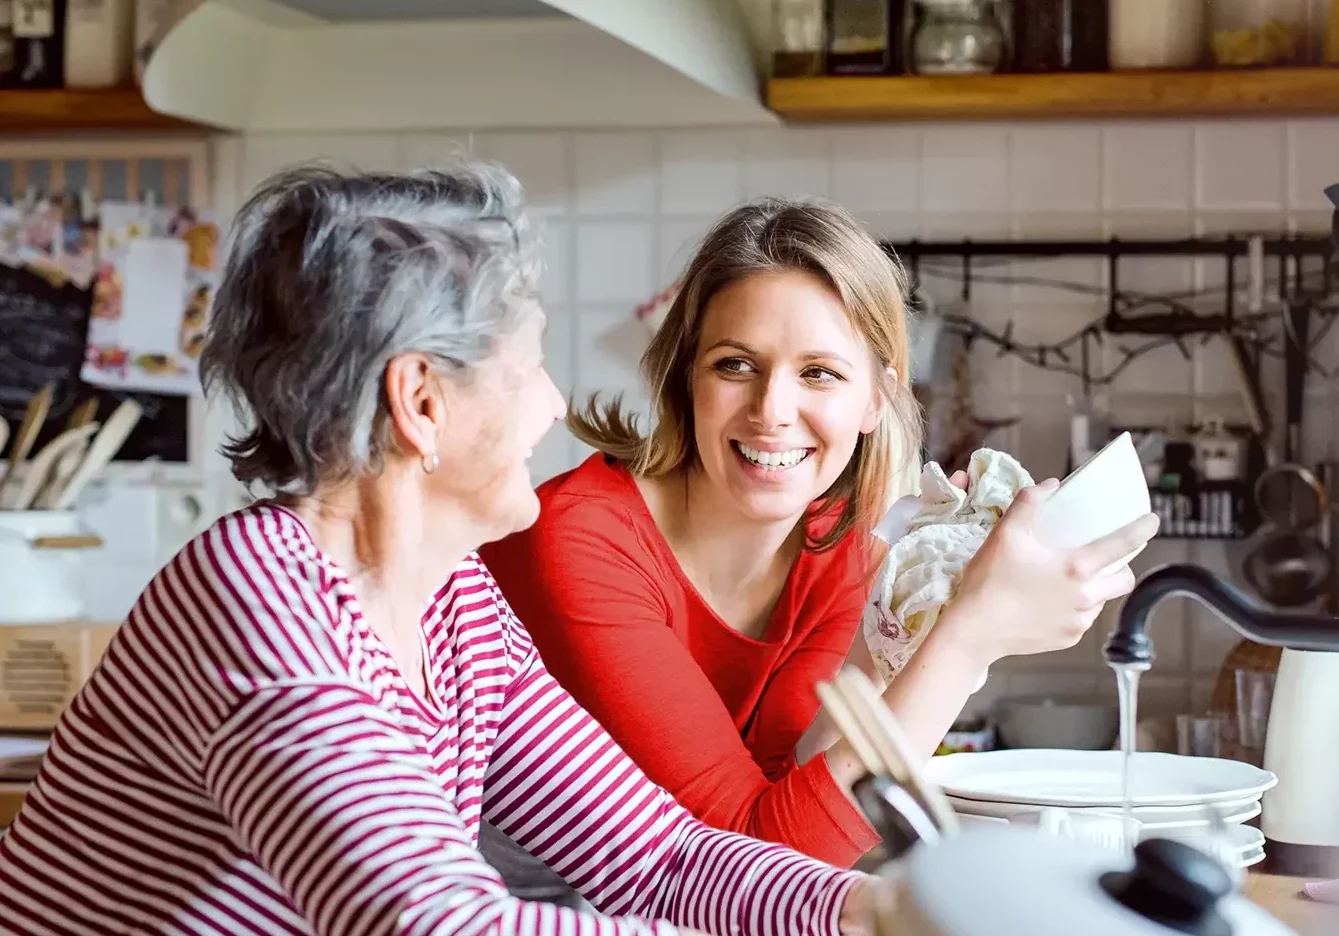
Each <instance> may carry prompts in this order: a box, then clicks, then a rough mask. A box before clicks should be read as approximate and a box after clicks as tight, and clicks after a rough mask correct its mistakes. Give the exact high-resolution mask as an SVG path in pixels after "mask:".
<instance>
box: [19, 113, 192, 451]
mask: <svg viewBox="0 0 1339 936" xmlns="http://www.w3.org/2000/svg"><path fill="white" fill-rule="evenodd" d="M33 192H36V193H39V194H43V195H45V194H54V193H60V192H70V193H74V194H78V193H81V192H82V193H86V195H87V197H90V198H92V199H93V200H94V201H97V202H100V201H102V200H104V199H110V200H117V201H122V200H124V201H140V200H145V201H149V202H152V203H155V204H157V205H162V206H170V207H176V206H186V207H190V208H194V209H197V210H201V209H204V210H207V209H209V208H210V192H211V178H210V165H209V143H208V141H207V140H203V139H199V138H171V137H166V138H143V137H136V138H132V139H120V140H95V139H52V140H39V139H27V140H17V141H4V140H0V199H4V200H7V201H8V200H17V199H22V198H23V197H25V194H31V193H33ZM91 308H92V290H91V289H80V288H78V287H76V286H75V285H73V284H71V283H64V284H53V283H51V282H49V281H47V280H45V279H44V278H43V277H41V276H39V275H37V274H35V273H32V272H30V271H28V270H24V269H16V268H12V267H8V266H0V416H3V417H4V418H5V419H6V420H7V421H8V422H9V424H10V427H11V430H12V429H15V428H17V426H18V424H19V422H20V421H21V420H22V418H23V412H24V408H25V407H26V406H27V404H28V400H29V399H30V398H31V397H32V395H33V394H34V393H35V392H37V390H38V389H39V388H41V387H42V386H43V385H44V384H46V383H49V382H50V383H54V384H55V387H56V392H55V396H54V399H53V401H52V406H51V410H50V413H49V415H48V416H47V419H46V423H45V426H44V431H43V433H42V435H41V436H39V439H38V442H37V447H38V448H40V447H41V445H43V444H44V443H45V442H46V441H47V440H48V439H49V438H50V437H52V436H54V435H55V434H56V433H58V432H59V431H60V430H61V428H62V427H63V426H64V424H65V421H66V418H67V416H68V414H69V413H70V411H72V410H73V409H74V408H75V407H77V406H78V405H80V404H81V403H82V402H84V401H85V400H87V399H89V398H90V397H94V398H97V399H98V401H99V407H98V415H97V417H96V418H97V419H99V420H101V419H105V418H106V417H107V416H109V415H110V414H111V412H112V411H113V410H114V409H115V408H116V406H117V405H119V403H120V402H121V401H122V400H123V399H126V398H127V397H129V398H133V399H134V400H135V401H136V402H138V403H139V404H140V405H141V407H142V408H143V410H144V415H143V417H142V418H141V420H140V422H139V424H138V425H137V426H136V428H135V430H134V432H133V433H132V434H131V436H130V437H129V438H128V439H127V440H126V443H125V445H124V446H123V447H122V449H121V451H120V453H119V454H118V456H117V461H118V462H119V463H121V464H123V465H128V464H131V463H140V462H143V461H145V460H148V459H152V460H154V461H157V462H158V463H160V465H161V466H162V467H163V468H164V469H166V470H167V472H168V473H169V474H176V473H186V474H194V473H195V472H196V471H198V469H199V466H200V464H201V461H202V455H203V426H204V402H203V399H202V398H201V396H200V395H199V394H198V393H196V394H191V395H186V396H181V395H169V394H157V393H146V392H142V391H134V390H132V391H126V390H119V389H108V388H103V387H94V386H91V385H90V384H88V383H86V382H85V381H84V380H83V379H81V376H80V371H81V369H82V366H83V363H84V359H85V350H86V343H87V342H86V339H87V332H88V320H89V315H90V312H91ZM4 454H5V452H4V451H3V450H0V458H2V457H3V456H4Z"/></svg>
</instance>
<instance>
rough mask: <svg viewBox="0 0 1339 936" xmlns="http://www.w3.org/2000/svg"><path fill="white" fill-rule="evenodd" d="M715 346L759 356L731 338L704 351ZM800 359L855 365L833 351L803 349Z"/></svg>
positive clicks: (754, 349)
mask: <svg viewBox="0 0 1339 936" xmlns="http://www.w3.org/2000/svg"><path fill="white" fill-rule="evenodd" d="M717 348H734V349H735V350H736V351H743V352H744V353H745V354H752V355H755V356H760V355H759V352H758V349H757V348H752V347H750V346H749V345H746V344H744V342H742V341H735V340H734V339H733V338H726V339H724V340H722V341H718V342H716V343H715V344H714V345H712V346H711V347H710V348H708V349H707V350H706V353H707V354H710V353H711V352H713V351H715V350H716V349H717ZM800 359H801V360H803V361H840V362H841V363H843V364H845V365H846V366H847V367H855V365H854V364H852V363H851V362H850V361H848V360H846V358H844V357H842V356H841V355H840V354H838V353H837V352H835V351H804V352H801V354H800Z"/></svg>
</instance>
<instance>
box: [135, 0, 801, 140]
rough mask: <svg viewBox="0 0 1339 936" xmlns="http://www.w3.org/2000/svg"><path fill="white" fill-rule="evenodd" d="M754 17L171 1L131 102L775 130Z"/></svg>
mask: <svg viewBox="0 0 1339 936" xmlns="http://www.w3.org/2000/svg"><path fill="white" fill-rule="evenodd" d="M764 5H765V0H178V2H177V4H176V6H175V8H174V9H173V10H172V14H171V17H170V21H169V22H167V23H166V24H164V26H163V27H162V28H161V29H160V31H159V35H158V36H157V37H156V38H157V41H156V44H155V48H154V50H153V52H152V54H151V56H150V57H149V59H148V61H147V64H146V66H145V68H144V75H143V79H142V84H143V92H144V97H145V100H146V101H147V102H148V103H149V106H150V107H152V108H154V109H155V110H158V111H161V112H163V113H166V114H170V115H173V116H176V117H181V118H183V119H187V120H194V121H198V122H201V123H205V124H210V125H213V126H216V127H220V128H224V129H229V130H238V131H357V130H385V131H395V130H430V129H443V128H471V129H485V128H500V127H507V128H552V127H635V126H643V127H645V126H683V125H713V124H774V123H776V122H777V121H776V118H775V117H774V115H773V114H772V113H771V112H770V111H768V110H767V109H766V108H765V107H764V105H763V103H762V100H761V94H760V88H759V78H758V72H757V68H756V62H755V57H754V52H753V47H752V45H751V44H750V39H749V33H750V31H749V25H748V21H747V18H746V16H745V11H748V12H749V13H750V14H751V15H756V11H758V10H759V9H761V8H762V7H763V6H764ZM753 27H754V31H755V33H756V32H757V31H758V23H757V21H756V19H755V20H754V21H753Z"/></svg>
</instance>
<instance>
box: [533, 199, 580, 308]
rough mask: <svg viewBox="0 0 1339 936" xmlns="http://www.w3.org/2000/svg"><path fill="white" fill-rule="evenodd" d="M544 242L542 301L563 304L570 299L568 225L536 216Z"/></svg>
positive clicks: (570, 265)
mask: <svg viewBox="0 0 1339 936" xmlns="http://www.w3.org/2000/svg"><path fill="white" fill-rule="evenodd" d="M537 226H538V228H539V233H540V237H542V238H543V243H544V272H543V273H542V274H541V280H540V284H541V286H542V291H543V295H544V301H545V302H550V303H558V304H560V305H566V304H567V303H569V302H571V301H572V257H573V251H572V225H571V223H570V222H568V221H565V220H562V219H561V218H558V217H554V216H550V217H542V216H541V217H540V218H539V219H538V222H537Z"/></svg>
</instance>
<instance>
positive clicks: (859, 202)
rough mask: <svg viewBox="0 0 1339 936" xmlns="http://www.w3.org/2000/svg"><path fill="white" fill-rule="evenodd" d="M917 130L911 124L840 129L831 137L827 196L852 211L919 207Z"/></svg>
mask: <svg viewBox="0 0 1339 936" xmlns="http://www.w3.org/2000/svg"><path fill="white" fill-rule="evenodd" d="M920 155H921V154H920V134H919V132H918V131H917V130H915V129H914V128H900V127H899V128H896V129H887V128H882V127H880V128H875V129H866V128H860V129H854V128H852V129H844V130H838V131H836V132H835V133H834V135H833V138H832V197H833V198H834V199H836V200H837V201H838V202H840V203H841V204H843V205H846V206H847V207H848V208H851V209H852V210H856V209H859V210H860V211H862V212H898V213H903V212H904V213H907V214H914V213H915V212H916V211H918V210H919V208H920V197H919V196H920V181H921V179H920V168H921V159H920Z"/></svg>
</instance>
